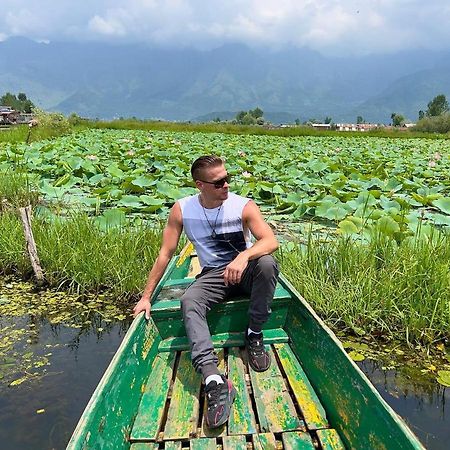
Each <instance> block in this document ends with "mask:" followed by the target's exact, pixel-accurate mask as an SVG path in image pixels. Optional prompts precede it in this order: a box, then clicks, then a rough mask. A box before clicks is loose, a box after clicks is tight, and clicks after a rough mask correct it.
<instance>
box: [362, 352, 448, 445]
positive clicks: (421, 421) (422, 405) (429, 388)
mask: <svg viewBox="0 0 450 450" xmlns="http://www.w3.org/2000/svg"><path fill="white" fill-rule="evenodd" d="M358 365H359V367H360V368H361V369H362V370H363V372H364V373H365V374H366V375H367V376H368V378H369V379H370V381H371V382H372V383H373V385H374V386H375V387H376V388H377V390H378V392H380V394H381V396H382V397H383V398H384V399H385V400H386V402H387V403H388V404H389V405H390V406H391V407H392V408H393V409H394V411H396V412H397V414H399V415H400V416H401V417H403V418H404V419H405V422H406V423H407V424H408V425H409V427H410V428H411V430H412V431H413V432H414V433H415V434H416V436H417V437H418V438H419V439H420V441H421V442H422V443H423V444H424V445H425V447H426V448H427V449H430V450H444V449H445V450H447V449H448V448H449V442H450V415H449V410H448V406H447V404H448V402H449V401H450V390H449V389H446V388H445V387H443V386H440V385H439V384H438V383H437V382H436V381H435V380H433V379H431V378H430V377H428V376H425V375H421V374H420V372H419V371H417V370H415V371H413V372H412V371H411V368H408V367H406V368H404V369H403V370H382V369H381V367H382V364H381V363H378V362H377V361H373V360H365V361H362V362H361V363H358Z"/></svg>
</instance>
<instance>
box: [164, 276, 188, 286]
mask: <svg viewBox="0 0 450 450" xmlns="http://www.w3.org/2000/svg"><path fill="white" fill-rule="evenodd" d="M193 281H195V278H188V277H186V278H175V279H170V280H167V281H166V282H165V283H164V287H173V286H177V287H178V286H179V287H185V288H186V287H188V286H189V285H190V284H191V283H192V282H193Z"/></svg>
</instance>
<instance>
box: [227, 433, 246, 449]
mask: <svg viewBox="0 0 450 450" xmlns="http://www.w3.org/2000/svg"><path fill="white" fill-rule="evenodd" d="M223 450H247V442H246V440H245V436H225V437H224V438H223Z"/></svg>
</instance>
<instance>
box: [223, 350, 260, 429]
mask: <svg viewBox="0 0 450 450" xmlns="http://www.w3.org/2000/svg"><path fill="white" fill-rule="evenodd" d="M228 376H229V378H230V380H231V382H232V383H233V386H234V387H235V388H236V391H237V395H236V399H235V401H234V404H233V407H232V408H231V414H230V418H229V421H228V434H230V435H235V434H254V433H256V421H255V415H254V413H253V408H252V403H251V399H250V394H249V393H248V389H247V383H246V373H245V366H244V362H243V361H242V359H241V356H240V352H239V348H237V347H233V348H231V349H230V350H229V353H228Z"/></svg>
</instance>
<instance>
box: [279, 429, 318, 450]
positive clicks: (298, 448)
mask: <svg viewBox="0 0 450 450" xmlns="http://www.w3.org/2000/svg"><path fill="white" fill-rule="evenodd" d="M281 439H282V440H283V448H284V450H315V447H314V443H313V441H312V439H311V436H310V435H309V434H308V433H304V432H301V431H291V432H289V433H283V434H282V435H281Z"/></svg>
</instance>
